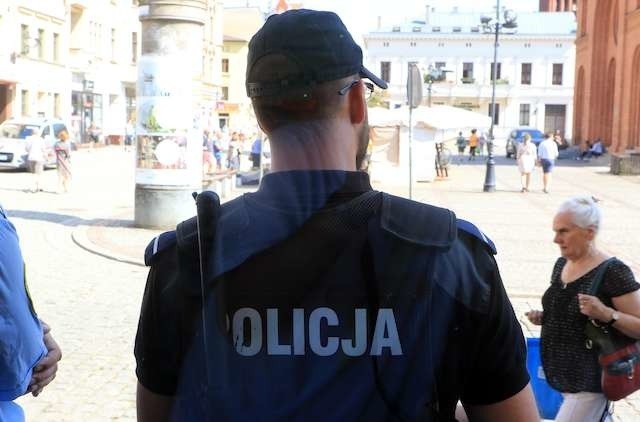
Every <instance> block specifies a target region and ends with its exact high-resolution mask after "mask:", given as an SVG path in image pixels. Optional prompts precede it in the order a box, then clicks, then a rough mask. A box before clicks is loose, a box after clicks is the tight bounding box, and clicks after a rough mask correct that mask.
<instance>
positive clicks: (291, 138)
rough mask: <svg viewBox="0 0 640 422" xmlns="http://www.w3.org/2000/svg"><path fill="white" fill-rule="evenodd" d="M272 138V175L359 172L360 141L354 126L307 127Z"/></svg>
mask: <svg viewBox="0 0 640 422" xmlns="http://www.w3.org/2000/svg"><path fill="white" fill-rule="evenodd" d="M270 135H271V136H270V146H271V156H272V158H271V171H274V172H276V171H289V170H344V171H356V149H357V141H356V140H355V139H354V133H353V129H352V128H351V127H350V126H345V127H340V125H338V124H326V125H308V124H305V125H299V126H296V127H288V128H284V129H279V130H276V131H274V132H273V133H271V134H270Z"/></svg>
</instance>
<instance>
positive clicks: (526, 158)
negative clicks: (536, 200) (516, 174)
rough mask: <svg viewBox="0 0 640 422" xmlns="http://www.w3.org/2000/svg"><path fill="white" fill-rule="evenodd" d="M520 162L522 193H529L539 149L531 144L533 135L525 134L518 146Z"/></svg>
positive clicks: (518, 159)
mask: <svg viewBox="0 0 640 422" xmlns="http://www.w3.org/2000/svg"><path fill="white" fill-rule="evenodd" d="M516 158H517V161H518V170H520V182H521V183H522V190H521V191H520V192H529V183H530V182H531V172H532V171H533V169H534V167H535V166H536V160H537V159H538V149H537V148H536V146H535V145H534V143H533V142H531V135H529V134H528V133H525V134H524V139H523V141H522V143H521V144H520V145H519V146H518V152H517V153H516Z"/></svg>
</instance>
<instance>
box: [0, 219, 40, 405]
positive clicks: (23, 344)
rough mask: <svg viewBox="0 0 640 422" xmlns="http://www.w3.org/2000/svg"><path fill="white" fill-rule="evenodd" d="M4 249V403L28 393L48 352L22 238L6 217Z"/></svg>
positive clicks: (0, 344)
mask: <svg viewBox="0 0 640 422" xmlns="http://www.w3.org/2000/svg"><path fill="white" fill-rule="evenodd" d="M0 245H2V246H1V247H0V401H9V400H13V399H15V398H16V397H19V396H21V395H23V394H24V393H25V392H26V391H27V387H28V386H29V381H30V380H31V373H32V371H33V368H34V367H35V366H36V364H37V363H38V362H39V361H40V359H42V358H43V357H44V356H45V355H46V353H47V349H46V347H45V346H44V342H43V339H42V327H41V326H40V322H39V321H38V318H37V316H36V315H35V312H34V311H33V309H32V306H31V301H30V299H29V296H28V294H27V290H26V286H25V278H24V276H25V274H24V263H23V260H22V254H21V252H20V245H19V243H18V236H17V234H16V231H15V228H14V227H13V224H11V223H10V222H9V220H7V219H6V218H5V216H4V215H3V214H2V213H0Z"/></svg>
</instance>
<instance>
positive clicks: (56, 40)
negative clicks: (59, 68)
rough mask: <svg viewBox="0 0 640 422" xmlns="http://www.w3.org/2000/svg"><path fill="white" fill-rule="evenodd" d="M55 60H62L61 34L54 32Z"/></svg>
mask: <svg viewBox="0 0 640 422" xmlns="http://www.w3.org/2000/svg"><path fill="white" fill-rule="evenodd" d="M53 61H54V62H56V63H57V62H59V61H60V34H57V33H55V32H54V33H53Z"/></svg>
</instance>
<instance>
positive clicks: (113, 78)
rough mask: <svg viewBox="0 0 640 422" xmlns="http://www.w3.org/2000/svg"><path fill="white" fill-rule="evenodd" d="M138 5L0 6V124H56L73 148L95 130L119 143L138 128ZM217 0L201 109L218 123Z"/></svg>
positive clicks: (210, 19) (208, 31)
mask: <svg viewBox="0 0 640 422" xmlns="http://www.w3.org/2000/svg"><path fill="white" fill-rule="evenodd" d="M140 4H144V1H138V0H55V1H54V0H47V1H42V0H0V39H1V40H2V42H0V122H2V121H4V120H5V119H8V118H10V117H39V116H41V117H56V118H61V119H63V120H65V121H66V122H67V124H68V125H69V128H70V130H71V132H72V133H71V135H72V136H73V138H74V139H75V140H76V142H78V143H81V142H87V141H88V128H89V127H90V126H91V124H94V125H95V126H97V127H98V128H99V130H100V133H101V135H102V138H103V139H104V140H105V141H106V142H119V141H120V140H121V139H122V137H123V135H124V131H125V126H126V124H127V122H128V121H129V120H131V121H135V112H136V80H137V76H138V75H137V65H138V58H139V57H140V53H141V51H140V48H141V41H140V40H141V25H140V21H139V6H140ZM223 9H224V8H223V2H222V0H209V1H208V2H207V17H206V18H205V19H204V21H205V25H204V27H203V40H204V46H203V52H202V84H201V99H200V103H201V107H202V115H203V119H204V124H209V123H210V122H212V121H216V122H217V119H218V117H217V111H216V108H217V104H218V101H219V100H220V98H221V95H222V89H221V84H222V81H221V74H222V72H221V70H220V62H221V60H222V48H223V45H222V26H223V25H222V16H223Z"/></svg>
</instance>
